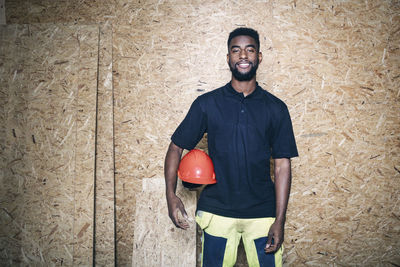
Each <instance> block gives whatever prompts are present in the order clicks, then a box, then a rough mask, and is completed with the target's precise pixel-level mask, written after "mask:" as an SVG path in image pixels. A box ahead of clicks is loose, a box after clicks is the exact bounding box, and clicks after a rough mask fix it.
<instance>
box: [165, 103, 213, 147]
mask: <svg viewBox="0 0 400 267" xmlns="http://www.w3.org/2000/svg"><path fill="white" fill-rule="evenodd" d="M206 130H207V116H206V113H205V112H204V111H203V110H202V108H201V104H200V100H199V98H197V99H196V100H195V101H194V102H193V103H192V105H191V107H190V109H189V111H188V113H187V114H186V117H185V119H184V120H183V121H182V122H181V124H180V125H179V126H178V128H177V129H176V130H175V132H174V134H173V135H172V137H171V140H172V142H173V143H174V144H175V145H177V146H179V147H181V148H184V149H187V150H191V149H193V148H195V146H196V145H197V143H198V142H199V141H200V140H201V138H202V137H203V135H204V133H205V132H206Z"/></svg>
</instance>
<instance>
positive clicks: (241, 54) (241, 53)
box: [239, 49, 247, 58]
mask: <svg viewBox="0 0 400 267" xmlns="http://www.w3.org/2000/svg"><path fill="white" fill-rule="evenodd" d="M239 58H247V52H246V49H242V50H240V53H239Z"/></svg>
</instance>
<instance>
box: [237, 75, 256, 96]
mask: <svg viewBox="0 0 400 267" xmlns="http://www.w3.org/2000/svg"><path fill="white" fill-rule="evenodd" d="M231 85H232V87H233V89H235V91H236V92H238V93H243V95H244V96H248V95H249V94H251V93H253V92H254V90H255V89H256V86H257V82H256V77H254V78H253V79H251V80H250V81H238V80H236V79H235V78H233V77H232V80H231Z"/></svg>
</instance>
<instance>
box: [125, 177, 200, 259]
mask: <svg viewBox="0 0 400 267" xmlns="http://www.w3.org/2000/svg"><path fill="white" fill-rule="evenodd" d="M142 181H143V186H142V190H141V191H140V192H138V193H137V195H136V214H135V237H134V240H133V254H132V266H149V267H150V266H154V267H156V266H182V267H183V266H188V267H189V266H195V265H196V222H195V221H194V216H195V214H194V213H195V210H196V193H195V192H194V191H189V190H187V189H184V188H183V187H182V186H181V183H178V189H177V192H178V196H179V197H180V198H181V199H182V201H183V202H184V203H185V209H186V211H187V213H188V216H189V218H190V219H191V222H190V223H189V225H190V227H189V228H188V229H187V230H182V229H178V228H176V227H175V225H174V224H173V223H172V222H171V220H170V219H169V217H168V208H167V205H166V201H165V182H164V178H147V179H143V180H142Z"/></svg>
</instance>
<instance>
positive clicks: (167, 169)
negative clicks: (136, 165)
mask: <svg viewBox="0 0 400 267" xmlns="http://www.w3.org/2000/svg"><path fill="white" fill-rule="evenodd" d="M182 151H183V149H182V148H180V147H179V146H177V145H175V144H174V143H172V142H171V143H170V144H169V147H168V151H167V155H166V157H165V163H164V176H165V187H166V197H167V204H168V215H169V217H170V218H171V220H172V222H173V223H174V224H175V226H176V227H179V228H182V229H187V228H188V227H189V223H188V216H187V213H186V210H185V207H184V206H183V203H182V201H181V199H180V198H179V197H177V196H176V184H177V178H176V174H177V171H178V167H179V162H180V161H181V156H182ZM179 212H180V213H181V215H182V216H179ZM182 217H183V218H182Z"/></svg>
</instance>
